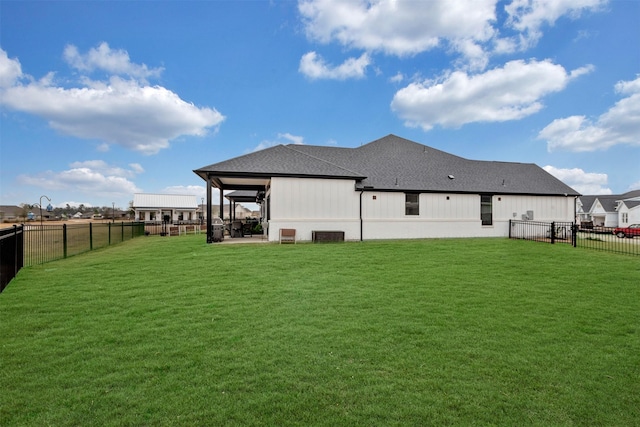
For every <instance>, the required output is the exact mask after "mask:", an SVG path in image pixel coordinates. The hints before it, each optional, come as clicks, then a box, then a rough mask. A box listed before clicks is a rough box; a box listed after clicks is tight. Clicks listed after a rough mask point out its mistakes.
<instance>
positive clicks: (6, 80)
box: [0, 49, 22, 89]
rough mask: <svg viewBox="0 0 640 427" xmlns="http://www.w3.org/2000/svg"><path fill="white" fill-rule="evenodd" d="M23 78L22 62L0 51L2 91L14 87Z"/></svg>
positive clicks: (0, 86)
mask: <svg viewBox="0 0 640 427" xmlns="http://www.w3.org/2000/svg"><path fill="white" fill-rule="evenodd" d="M21 76H22V67H21V66H20V61H18V60H17V59H10V58H9V56H8V55H7V52H5V51H4V50H2V49H0V89H1V88H5V87H11V86H13V85H14V84H15V82H16V81H17V80H18V78H20V77H21Z"/></svg>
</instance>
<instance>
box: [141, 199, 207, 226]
mask: <svg viewBox="0 0 640 427" xmlns="http://www.w3.org/2000/svg"><path fill="white" fill-rule="evenodd" d="M133 209H134V211H135V219H136V221H146V222H152V221H154V222H160V221H163V220H164V218H165V216H166V217H168V220H169V221H168V222H170V223H180V222H190V221H191V222H195V221H199V218H198V214H197V211H198V202H197V201H196V196H192V195H184V194H146V193H136V194H134V195H133Z"/></svg>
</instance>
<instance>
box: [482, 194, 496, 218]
mask: <svg viewBox="0 0 640 427" xmlns="http://www.w3.org/2000/svg"><path fill="white" fill-rule="evenodd" d="M492 199H493V196H491V195H482V196H480V219H481V220H482V225H493V201H492Z"/></svg>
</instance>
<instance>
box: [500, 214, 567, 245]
mask: <svg viewBox="0 0 640 427" xmlns="http://www.w3.org/2000/svg"><path fill="white" fill-rule="evenodd" d="M575 231H576V228H575V224H574V223H573V222H555V221H554V222H542V221H519V220H509V238H510V239H525V240H535V241H538V242H546V243H552V244H553V243H568V244H571V245H572V246H576V233H575Z"/></svg>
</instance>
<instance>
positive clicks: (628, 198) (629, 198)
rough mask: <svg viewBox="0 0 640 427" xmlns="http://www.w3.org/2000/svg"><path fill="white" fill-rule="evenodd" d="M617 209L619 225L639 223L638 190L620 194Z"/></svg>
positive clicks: (639, 203)
mask: <svg viewBox="0 0 640 427" xmlns="http://www.w3.org/2000/svg"><path fill="white" fill-rule="evenodd" d="M617 211H618V226H619V227H628V226H629V225H631V224H640V190H635V191H630V192H628V193H625V194H622V195H621V200H619V201H618V206H617Z"/></svg>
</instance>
